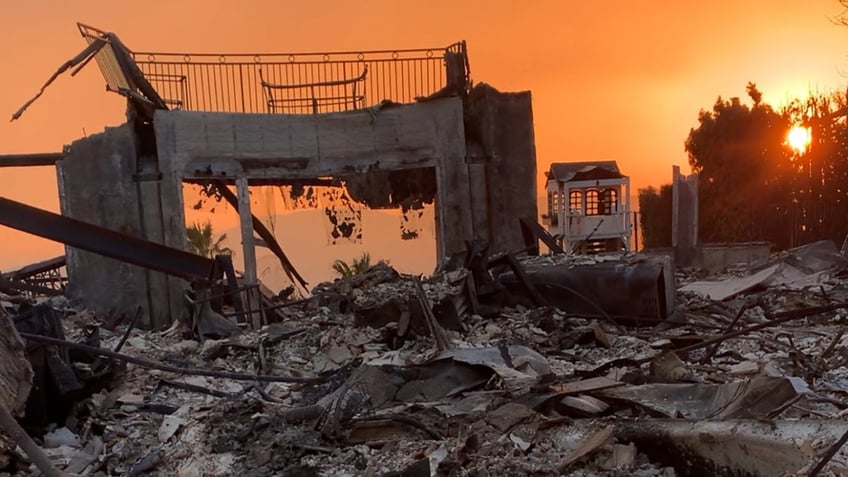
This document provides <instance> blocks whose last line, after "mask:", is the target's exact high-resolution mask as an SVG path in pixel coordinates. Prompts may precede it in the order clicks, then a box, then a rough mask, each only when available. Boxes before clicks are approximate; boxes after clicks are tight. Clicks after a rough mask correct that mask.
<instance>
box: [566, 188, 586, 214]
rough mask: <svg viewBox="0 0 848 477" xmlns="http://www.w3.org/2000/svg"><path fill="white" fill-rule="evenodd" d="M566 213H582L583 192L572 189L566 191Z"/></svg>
mask: <svg viewBox="0 0 848 477" xmlns="http://www.w3.org/2000/svg"><path fill="white" fill-rule="evenodd" d="M568 211H569V212H568V213H569V214H572V215H573V214H582V213H583V192H582V191H579V190H573V191H571V192H569V193H568Z"/></svg>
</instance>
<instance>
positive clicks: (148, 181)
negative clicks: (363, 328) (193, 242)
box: [0, 24, 537, 327]
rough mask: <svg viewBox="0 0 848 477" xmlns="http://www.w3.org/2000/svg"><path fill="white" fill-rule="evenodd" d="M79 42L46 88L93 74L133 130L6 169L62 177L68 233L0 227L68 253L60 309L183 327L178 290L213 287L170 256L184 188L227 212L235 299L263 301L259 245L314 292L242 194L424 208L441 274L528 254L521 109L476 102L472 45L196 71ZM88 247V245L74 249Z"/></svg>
mask: <svg viewBox="0 0 848 477" xmlns="http://www.w3.org/2000/svg"><path fill="white" fill-rule="evenodd" d="M79 30H80V32H81V34H82V36H83V38H84V40H85V41H86V43H87V46H86V48H85V49H84V50H83V51H82V52H81V53H80V54H78V55H77V56H75V57H74V58H72V59H71V60H69V61H68V62H67V63H65V64H64V65H63V66H62V67H61V68H60V69H59V71H58V72H57V73H56V75H54V76H53V77H51V79H50V80H49V81H48V82H47V84H46V85H45V87H46V86H48V85H49V84H50V82H52V81H53V80H54V79H55V78H56V76H57V75H58V74H60V73H62V72H64V71H66V70H68V69H69V68H73V69H74V71H77V70H79V69H80V68H82V67H84V66H85V65H87V64H89V63H95V64H97V66H98V67H99V68H100V70H101V72H102V74H103V77H104V80H105V82H106V85H107V90H108V91H111V92H114V93H118V94H120V95H121V96H123V97H124V98H125V99H126V101H127V118H128V121H127V122H126V123H125V124H123V125H120V126H116V127H108V128H106V130H105V131H104V132H103V133H100V134H93V135H89V136H88V137H85V138H81V139H78V140H76V141H74V142H73V143H72V144H70V145H69V146H67V147H66V148H65V150H64V151H62V152H61V153H51V154H47V155H44V154H40V155H31V156H30V157H14V158H9V165H27V164H26V163H27V161H30V163H31V164H32V165H35V164H36V163H37V164H39V165H44V164H45V163H46V162H49V163H52V164H55V165H56V168H57V174H58V183H59V189H60V194H59V195H60V198H61V199H60V207H61V212H62V215H63V216H64V217H62V218H66V219H73V220H74V221H76V222H62V221H60V220H59V219H57V218H55V217H50V216H48V215H44V214H41V213H40V212H38V211H33V210H31V208H26V207H24V206H23V205H21V204H12V203H8V204H4V205H6V206H7V209H8V211H7V212H2V213H0V219H3V221H2V222H3V225H6V226H9V227H13V228H17V229H20V230H23V231H25V232H28V233H34V234H37V235H41V236H44V237H46V238H50V239H52V240H57V241H60V242H63V243H65V244H66V255H67V269H68V272H67V273H68V281H69V293H70V294H71V295H72V296H74V297H84V298H85V300H86V302H87V303H89V304H91V306H93V307H94V308H95V309H104V310H111V311H112V312H114V313H117V314H127V315H130V316H132V315H134V314H135V313H136V311H135V310H136V307H137V306H139V304H140V305H141V306H142V308H143V313H142V315H143V316H145V317H149V322H148V323H147V325H148V326H153V327H159V326H164V325H167V324H168V323H170V322H171V321H172V320H173V319H175V318H177V317H181V316H184V315H185V314H186V311H185V308H186V307H185V305H186V303H185V298H184V295H185V290H186V289H187V288H188V287H189V284H190V283H195V282H197V280H206V279H208V277H209V276H211V275H212V269H215V270H219V269H218V268H215V267H214V266H213V265H212V264H211V261H209V260H206V261H203V260H200V259H199V258H198V257H185V256H184V255H181V253H185V251H186V250H188V248H187V241H186V223H185V216H184V212H183V211H184V198H183V186H184V184H201V185H203V186H205V187H207V188H211V190H212V191H213V193H214V194H215V196H217V197H222V198H223V199H225V200H226V202H227V203H228V204H229V205H230V206H232V207H233V208H234V209H236V210H237V211H238V213H239V215H240V219H241V220H240V225H241V236H242V244H243V249H242V250H239V252H240V256H241V257H242V258H243V259H244V262H245V265H244V280H243V281H242V282H243V283H239V286H241V287H247V289H248V290H253V291H254V292H256V293H259V292H258V291H257V290H259V283H258V279H257V273H256V260H255V245H256V243H257V240H261V242H260V243H266V244H269V245H270V247H269V248H270V249H271V250H272V251H273V252H274V254H275V255H276V256H277V257H278V258H279V260H280V262H281V265H282V269H283V271H284V272H285V273H286V275H287V276H288V277H289V278H290V280H291V282H292V284H293V285H294V286H297V287H300V289H301V290H303V291H305V292H307V293H308V289H307V288H306V286H307V283H306V281H305V280H303V278H302V277H301V275H300V274H299V273H298V271H297V270H296V265H297V257H287V256H286V254H285V253H284V252H283V249H284V244H277V243H276V240H275V239H274V237H273V234H272V233H271V232H270V231H269V230H267V229H266V228H265V227H264V226H263V225H262V223H261V221H259V220H258V219H257V218H256V217H255V216H254V215H253V214H252V213H251V210H250V205H251V204H250V200H249V197H250V194H249V190H248V189H249V188H250V187H252V186H292V187H295V188H296V187H301V188H302V187H304V186H311V185H317V186H332V187H338V186H339V185H341V184H344V185H345V186H346V190H347V193H349V194H350V197H351V198H352V199H353V200H354V201H357V202H359V203H361V204H364V205H366V206H368V207H372V208H388V207H394V208H402V207H409V205H410V204H422V203H433V204H434V209H435V216H436V219H435V220H436V224H435V231H436V234H435V235H436V243H435V248H436V255H437V260H439V261H440V262H441V261H443V260H445V259H447V258H449V257H451V256H453V255H455V254H458V253H461V252H463V251H464V250H465V244H466V243H468V242H470V241H474V240H482V241H485V242H487V243H489V244H490V245H491V247H492V248H493V249H495V250H516V249H522V248H524V247H526V245H525V241H524V238H523V236H522V231H521V229H520V226H519V219H520V218H522V217H536V216H537V204H536V180H535V176H536V158H535V144H534V133H533V117H532V107H531V104H532V103H531V97H530V93H529V92H527V91H525V92H518V93H503V92H500V91H497V90H496V89H495V88H493V87H491V86H488V85H486V84H484V83H480V84H477V85H473V84H472V82H471V76H470V66H469V60H468V54H467V49H466V45H465V42H457V43H453V44H450V45H448V46H444V47H437V48H420V49H399V50H380V51H353V52H351V51H348V52H325V53H279V54H271V53H263V54H229V53H227V54H218V53H215V54H194V53H184V52H170V53H163V52H142V51H136V50H131V49H130V48H128V47H127V46H126V45H124V44H123V43H122V42H121V41H120V39H119V38H118V36H117V35H115V34H114V33H110V32H106V31H103V30H99V29H96V28H93V27H90V26H87V25H83V24H80V25H79ZM92 59H93V60H94V61H91V60H92ZM37 98H38V96H36V98H33V100H30V101H28V102H26V103H25V104H24V106H23V107H22V108H21V109H20V110H18V111H17V112H16V113H15V114H14V118H15V119H17V118H18V117H20V116H21V114H23V112H24V111H25V110H26V108H27V107H29V106H31V104H32V103H33V101H34V100H35V99H37ZM3 162H4V161H3V159H2V158H0V165H3ZM504 178H507V179H506V180H504ZM93 183H95V184H98V187H92V186H91V184H93ZM490 184H498V187H497V188H493V187H491V186H490ZM231 189H232V190H231ZM32 214H35V215H38V216H39V217H41V218H42V219H43V223H41V224H40V225H39V227H38V228H36V227H34V226H33V225H32V223H31V222H29V221H28V220H27V216H28V215H32ZM60 222H61V223H63V224H66V225H63V226H58V225H57V224H58V223H60ZM337 225H338V224H337ZM347 225H348V224H342V227H343V226H347ZM89 226H92V227H95V228H90V227H89ZM340 228H341V227H340ZM104 229H105V230H108V231H110V232H117V233H120V234H123V235H124V236H126V237H124V238H123V239H121V240H124V241H125V242H126V240H128V239H127V237H129V238H135V239H139V240H141V241H143V242H144V243H142V242H138V243H137V246H139V247H147V249H148V251H149V253H145V254H128V253H125V252H123V251H122V250H121V247H119V246H116V245H115V244H113V243H111V242H109V240H105V239H104V238H103V237H104V234H103V233H101V232H102V230H104ZM348 229H349V227H348ZM72 232H73V233H72ZM82 232H86V235H85V236H86V237H90V238H89V239H80V237H82V236H83V235H81V233H82ZM254 233H255V234H256V235H257V236H258V239H256V238H254ZM106 235H109V234H106ZM109 236H111V235H109ZM114 240H116V241H117V240H119V239H118V238H115V239H114ZM145 243H146V244H147V245H145ZM149 244H153V245H149ZM154 245H155V246H154ZM159 246H164V247H159ZM176 252H180V253H176ZM246 293H248V294H251V293H253V292H246ZM258 301H259V297H257V296H254V297H253V298H250V297H245V303H256V302H258ZM260 321H262V320H260Z"/></svg>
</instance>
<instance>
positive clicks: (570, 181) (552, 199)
mask: <svg viewBox="0 0 848 477" xmlns="http://www.w3.org/2000/svg"><path fill="white" fill-rule="evenodd" d="M545 175H546V178H547V185H546V190H547V199H548V200H547V202H548V208H547V214H546V215H545V219H546V222H547V224H548V227H549V230H550V231H551V234H552V235H554V236H556V237H557V238H558V239H559V240H561V241H562V242H564V244H565V245H566V246H567V248H568V249H569V250H571V251H577V252H583V253H586V252H600V251H613V250H622V249H623V250H629V249H630V227H631V224H630V178H629V177H627V176H625V175H623V174H622V173H621V172H620V171H619V169H618V164H617V163H616V162H615V161H593V162H555V163H553V164H551V168H550V170H549V171H548V172H547V173H546V174H545Z"/></svg>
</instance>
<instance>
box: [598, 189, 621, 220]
mask: <svg viewBox="0 0 848 477" xmlns="http://www.w3.org/2000/svg"><path fill="white" fill-rule="evenodd" d="M617 210H618V192H617V191H616V190H615V189H604V192H603V194H602V197H601V214H603V215H612V214H614V213H615V212H616V211H617Z"/></svg>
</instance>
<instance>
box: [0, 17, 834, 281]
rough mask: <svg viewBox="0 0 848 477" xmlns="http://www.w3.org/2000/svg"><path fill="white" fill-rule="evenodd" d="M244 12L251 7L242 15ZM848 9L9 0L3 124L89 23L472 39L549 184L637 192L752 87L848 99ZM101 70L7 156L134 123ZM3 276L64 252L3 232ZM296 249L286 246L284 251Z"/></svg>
mask: <svg viewBox="0 0 848 477" xmlns="http://www.w3.org/2000/svg"><path fill="white" fill-rule="evenodd" d="M234 5H238V6H234ZM839 11H840V7H839V5H838V3H837V1H836V0H811V1H800V0H757V1H745V2H740V1H737V0H713V1H710V2H697V3H695V2H671V1H666V0H644V1H638V2H634V1H626V0H618V1H606V2H589V1H585V2H578V1H573V0H572V1H563V0H537V1H528V2H515V1H507V0H466V1H464V2H457V1H442V0H426V1H418V0H415V1H411V0H409V1H397V0H393V1H388V0H386V1H383V0H360V1H358V2H347V1H344V2H343V1H340V0H339V1H310V2H294V1H254V2H251V1H242V2H233V1H231V0H226V1H222V0H204V1H195V0H192V1H186V0H180V1H174V0H171V1H167V2H165V1H161V0H146V1H144V2H137V3H135V4H133V3H132V2H115V1H99V0H87V1H85V2H48V1H44V0H30V1H26V2H18V1H10V0H6V1H4V2H3V6H2V16H0V28H2V31H3V33H4V41H3V42H2V43H0V65H2V74H0V116H3V115H5V117H10V116H11V114H12V113H13V112H14V111H15V110H16V109H17V108H18V107H19V106H20V105H21V104H22V103H23V102H24V101H25V100H26V99H28V98H29V97H30V96H31V95H32V94H33V93H34V92H35V91H36V90H37V89H38V87H39V86H40V85H41V83H42V82H43V81H44V80H45V79H46V78H47V77H48V76H49V75H50V74H51V73H52V72H53V71H54V69H55V68H56V67H57V66H58V65H60V64H61V63H62V62H64V61H65V60H67V59H68V58H70V57H71V56H73V55H75V54H76V53H77V52H78V51H79V50H81V49H82V47H83V46H84V42H83V40H82V38H81V37H80V36H79V34H78V32H77V30H76V25H75V22H76V21H82V22H85V23H88V24H91V25H94V26H97V27H99V28H102V29H106V30H111V31H114V32H116V33H117V34H118V35H119V36H120V37H121V39H122V40H123V41H124V43H125V44H127V45H128V46H129V47H130V48H133V49H136V50H156V51H180V52H181V51H189V52H254V51H263V52H277V51H279V52H286V51H291V52H302V51H333V50H367V49H388V48H409V47H435V46H443V45H447V44H449V43H452V42H454V41H456V40H460V39H465V40H467V41H468V47H469V54H470V59H471V70H472V75H473V79H474V80H475V81H478V82H479V81H485V82H487V83H490V84H492V85H493V86H495V87H497V88H499V89H501V90H527V89H529V90H531V91H532V92H533V100H534V104H533V107H534V115H535V123H536V143H537V156H538V161H539V172H540V180H539V183H540V187H541V183H542V179H541V172H542V171H544V170H545V169H546V168H547V166H548V164H549V163H550V162H553V161H568V160H596V159H617V160H618V161H619V164H620V166H621V167H622V168H623V169H624V171H625V173H628V174H629V175H630V176H631V178H632V185H633V190H634V192H635V190H636V189H638V188H639V187H644V186H646V185H650V184H658V183H660V182H663V181H666V180H667V179H668V177H669V176H670V169H671V167H670V166H671V165H672V164H680V165H684V166H685V165H686V156H685V153H684V151H683V141H684V139H685V138H686V135H687V133H688V131H689V129H690V128H691V127H693V126H695V125H696V123H697V121H696V120H697V114H698V110H699V109H700V108H702V107H709V106H711V105H712V103H713V102H714V101H715V98H716V96H718V95H719V94H720V95H723V96H725V97H729V96H744V92H745V84H746V82H747V81H749V80H751V81H754V82H756V83H757V84H758V86H759V87H760V89H761V90H762V91H764V93H765V98H766V100H767V101H769V102H772V103H779V102H781V101H783V100H785V99H786V98H787V97H793V96H797V95H802V94H804V93H805V92H806V91H808V90H809V89H810V88H818V89H824V90H829V89H834V88H842V87H845V85H846V83H848V82H846V80H845V77H844V74H843V72H848V57H846V54H848V41H846V40H848V29H845V28H842V27H836V26H834V25H833V24H832V23H831V22H830V18H831V17H832V16H834V15H836V14H838V13H839ZM123 107H124V102H123V100H122V98H120V97H119V96H117V95H114V94H107V93H106V92H105V91H104V82H103V80H102V78H101V77H100V73H99V71H98V70H97V68H96V67H95V66H94V64H91V65H90V66H89V67H88V68H86V69H85V70H84V71H83V72H82V73H81V74H80V75H78V76H77V77H75V78H70V77H62V78H60V79H59V80H58V82H57V83H55V84H54V85H53V86H52V87H51V88H50V89H49V90H48V91H47V93H46V94H45V95H44V96H43V97H42V98H41V100H40V101H39V102H37V103H36V104H35V105H33V106H32V107H31V108H30V109H29V110H28V111H27V112H26V114H25V115H24V116H23V118H22V119H21V120H19V121H17V122H15V123H8V122H5V120H0V153H15V152H49V151H59V150H60V149H61V147H62V145H63V144H67V143H70V142H71V141H72V140H74V139H75V138H77V137H80V136H82V135H83V131H85V132H86V133H88V134H91V133H95V132H99V131H102V129H103V127H104V126H106V125H114V124H118V123H120V122H121V121H122V119H123V117H122V116H123ZM0 195H2V196H6V197H9V198H12V199H16V200H20V201H24V202H27V203H29V204H32V205H35V206H39V207H45V208H48V209H52V210H57V209H58V197H57V191H56V182H55V177H54V171H53V170H52V168H36V169H28V170H24V169H0ZM0 244H2V247H0V270H2V269H4V268H5V269H8V268H9V267H13V266H17V265H21V264H25V263H28V262H31V261H33V260H36V259H39V258H44V257H45V256H49V255H52V254H59V253H62V249H61V247H60V246H58V245H55V244H52V245H51V244H49V243H48V242H46V241H42V240H40V239H36V238H33V237H30V236H27V235H25V234H21V233H17V232H14V231H11V230H9V229H6V228H3V227H0ZM284 247H285V244H284Z"/></svg>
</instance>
